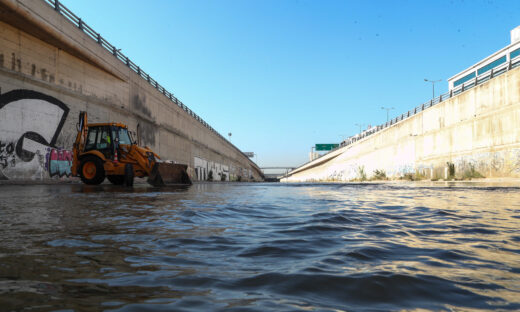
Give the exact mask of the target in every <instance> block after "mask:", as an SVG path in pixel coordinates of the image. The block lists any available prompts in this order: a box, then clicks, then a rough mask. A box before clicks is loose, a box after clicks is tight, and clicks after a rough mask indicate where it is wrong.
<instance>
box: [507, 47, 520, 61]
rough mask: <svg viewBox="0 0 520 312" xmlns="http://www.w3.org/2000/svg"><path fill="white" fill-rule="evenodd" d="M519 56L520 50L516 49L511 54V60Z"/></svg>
mask: <svg viewBox="0 0 520 312" xmlns="http://www.w3.org/2000/svg"><path fill="white" fill-rule="evenodd" d="M519 55H520V49H516V50H514V51H513V52H511V54H509V59H510V60H512V59H514V58H515V57H517V56H519Z"/></svg>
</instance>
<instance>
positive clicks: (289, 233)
mask: <svg viewBox="0 0 520 312" xmlns="http://www.w3.org/2000/svg"><path fill="white" fill-rule="evenodd" d="M519 228H520V189H518V188H514V187H509V188H495V187H465V186H457V185H448V186H446V187H433V186H424V185H422V186H421V185H336V184H325V185H305V184H296V185H286V184H239V183H236V184H217V183H215V184H195V185H193V186H191V187H168V188H160V189H159V188H151V187H147V186H138V187H136V188H134V189H127V188H123V187H115V186H111V185H103V186H98V187H91V186H84V185H46V186H5V185H4V186H0V238H1V240H0V306H1V308H0V310H2V311H3V310H6V311H11V310H15V311H18V310H22V309H33V310H38V311H47V310H61V309H69V310H74V311H99V310H115V311H142V310H161V311H170V310H188V311H189V310H197V311H199V310H233V309H236V310H245V309H247V310H257V311H265V310H273V311H284V310H290V311H294V310H340V311H341V310H364V309H366V310H370V311H373V310H381V311H386V310H403V309H404V310H414V309H428V310H439V309H463V310H465V309H482V310H496V309H503V310H518V309H520V231H519V230H518V229H519Z"/></svg>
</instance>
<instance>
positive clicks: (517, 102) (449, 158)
mask: <svg viewBox="0 0 520 312" xmlns="http://www.w3.org/2000/svg"><path fill="white" fill-rule="evenodd" d="M375 170H382V171H385V172H386V175H387V176H389V177H390V178H400V177H404V176H406V175H415V176H420V177H424V178H429V179H447V178H450V176H452V177H454V178H463V177H476V176H479V174H480V175H482V176H485V177H514V178H518V177H520V68H516V69H513V70H511V71H509V72H507V73H505V74H503V75H500V76H498V77H495V78H493V79H491V80H490V81H488V82H486V83H484V84H482V85H479V86H477V87H474V88H472V89H470V90H468V91H465V92H463V93H461V94H460V95H458V96H455V97H453V98H451V99H449V100H447V101H444V102H442V103H440V104H438V105H435V106H433V107H431V108H428V109H426V110H425V111H423V112H421V113H419V114H417V115H414V116H412V117H410V118H408V119H405V120H403V121H401V122H398V123H397V124H395V125H393V126H391V127H389V128H387V129H385V130H383V131H380V132H377V133H375V134H373V135H371V136H369V137H367V138H365V139H363V140H361V141H358V142H356V143H353V144H351V145H348V146H346V147H343V148H341V149H339V150H336V151H334V152H332V153H330V154H328V155H326V156H323V157H321V158H320V159H317V160H315V161H313V162H310V163H308V164H306V165H304V166H302V167H300V168H297V169H296V170H294V171H293V173H292V174H291V175H290V176H289V177H287V178H286V179H283V180H282V181H283V182H303V181H352V180H359V179H361V178H362V176H363V173H364V174H365V175H366V177H367V178H371V177H372V176H374V171H375Z"/></svg>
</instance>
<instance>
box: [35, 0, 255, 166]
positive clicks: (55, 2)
mask: <svg viewBox="0 0 520 312" xmlns="http://www.w3.org/2000/svg"><path fill="white" fill-rule="evenodd" d="M43 1H44V2H46V3H47V4H48V5H50V6H51V7H52V8H53V9H54V10H55V11H56V12H58V13H59V14H61V15H62V16H64V17H65V18H66V19H67V20H69V21H70V22H71V23H72V24H73V25H74V26H76V27H77V28H79V29H80V30H82V31H83V32H84V33H85V34H87V35H88V36H89V37H90V38H92V39H93V40H95V41H96V42H97V43H98V44H99V45H100V46H102V47H103V48H105V49H106V50H107V51H108V52H110V53H111V54H113V55H114V57H116V58H117V59H119V60H120V61H121V62H123V63H124V64H125V65H126V66H128V68H130V69H131V70H132V71H134V72H135V73H136V74H137V75H139V76H141V78H143V79H145V80H146V81H148V83H149V84H150V85H152V86H153V87H154V88H155V89H157V91H159V92H160V93H162V94H163V95H164V96H165V97H166V98H168V99H169V100H170V101H172V102H173V103H175V105H177V106H179V107H180V108H181V109H183V110H184V111H185V112H186V113H188V115H190V116H191V117H193V118H194V119H195V120H197V121H198V122H200V123H201V124H202V125H203V126H204V127H206V128H208V129H209V130H211V131H212V132H214V133H215V134H217V135H218V136H219V137H221V138H222V139H224V140H226V141H228V142H229V140H228V139H226V138H225V137H224V136H222V135H221V134H220V133H218V132H217V131H216V130H215V129H213V127H211V126H210V125H209V124H208V123H207V122H206V121H204V120H203V119H202V118H201V117H199V116H198V115H197V114H195V112H193V111H192V110H191V109H190V108H189V107H188V106H186V105H185V104H184V103H182V102H181V101H180V100H179V99H178V98H177V97H175V96H174V95H173V93H171V92H168V91H167V90H166V89H165V88H164V87H163V86H161V85H160V84H159V83H158V82H157V81H156V80H154V79H153V78H152V77H150V75H149V74H147V73H146V72H145V71H143V70H142V69H141V68H140V67H139V66H137V65H136V64H135V63H134V62H132V61H131V60H130V59H129V58H128V56H126V55H124V54H123V53H121V49H117V48H116V47H115V46H113V45H112V44H110V42H108V41H107V40H106V39H105V38H103V37H102V36H101V34H100V33H98V32H96V31H95V30H94V29H92V27H90V26H89V25H87V24H86V23H85V22H84V21H83V20H82V19H81V18H80V17H78V16H77V15H76V14H74V13H72V11H71V10H69V9H68V8H67V7H65V6H64V5H63V4H61V3H60V1H59V0H43ZM229 144H231V145H232V146H234V145H233V144H232V143H231V142H229ZM234 147H235V148H236V149H237V150H238V151H239V152H240V153H242V154H244V153H243V152H242V151H240V150H239V149H238V148H237V147H236V146H234ZM244 156H245V157H247V156H246V155H244Z"/></svg>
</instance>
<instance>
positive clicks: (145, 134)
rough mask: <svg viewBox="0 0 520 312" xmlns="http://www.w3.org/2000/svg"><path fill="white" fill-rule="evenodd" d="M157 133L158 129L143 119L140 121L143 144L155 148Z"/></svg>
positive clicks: (140, 134)
mask: <svg viewBox="0 0 520 312" xmlns="http://www.w3.org/2000/svg"><path fill="white" fill-rule="evenodd" d="M155 131H156V127H155V126H154V125H153V124H152V123H150V122H148V121H146V120H143V119H139V134H138V135H139V136H140V138H141V144H143V145H146V146H155Z"/></svg>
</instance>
